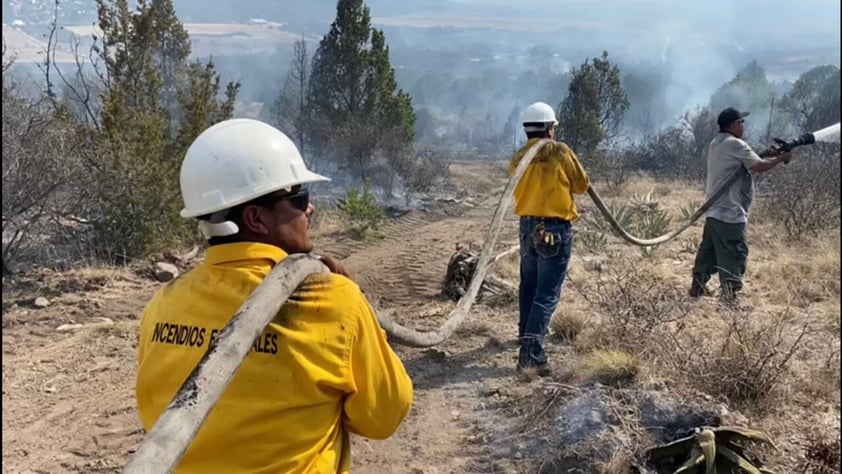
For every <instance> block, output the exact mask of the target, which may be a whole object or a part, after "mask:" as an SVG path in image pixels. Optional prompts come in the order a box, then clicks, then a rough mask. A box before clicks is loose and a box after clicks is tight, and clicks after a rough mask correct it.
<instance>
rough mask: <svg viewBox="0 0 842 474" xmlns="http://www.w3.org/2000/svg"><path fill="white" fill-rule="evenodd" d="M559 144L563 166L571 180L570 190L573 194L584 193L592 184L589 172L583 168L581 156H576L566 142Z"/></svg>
mask: <svg viewBox="0 0 842 474" xmlns="http://www.w3.org/2000/svg"><path fill="white" fill-rule="evenodd" d="M559 146H560V150H559V153H560V155H561V157H560V160H561V168H562V170H564V174H565V175H567V179H568V180H569V181H570V192H572V193H573V194H583V193H584V192H585V191H587V190H588V188H589V187H590V186H591V183H590V180H589V179H588V173H587V172H585V169H584V168H582V164H581V163H579V158H577V157H576V154H575V153H573V150H571V149H570V147H568V146H567V145H565V144H564V143H561V144H559Z"/></svg>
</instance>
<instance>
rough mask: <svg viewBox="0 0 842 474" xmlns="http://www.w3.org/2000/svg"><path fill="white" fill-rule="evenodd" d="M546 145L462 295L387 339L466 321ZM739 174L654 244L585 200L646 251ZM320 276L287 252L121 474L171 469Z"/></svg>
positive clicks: (497, 217)
mask: <svg viewBox="0 0 842 474" xmlns="http://www.w3.org/2000/svg"><path fill="white" fill-rule="evenodd" d="M551 142H552V140H550V139H542V140H540V141H538V142H537V143H535V144H534V145H533V146H532V147H531V148H530V149H529V150H528V151H527V153H526V155H525V156H524V157H523V159H522V160H521V161H520V163H519V164H518V166H517V168H516V169H515V172H514V174H513V175H512V177H511V178H510V179H509V182H508V184H507V185H506V188H505V190H504V191H503V195H502V196H501V197H500V202H499V204H498V205H497V209H496V210H495V212H494V217H493V218H492V219H491V224H490V225H489V227H488V231H487V233H486V238H485V242H484V244H483V246H482V251H481V253H480V258H479V262H478V263H477V266H476V270H474V274H473V277H472V279H471V283H470V284H469V286H468V290H467V291H466V292H465V294H464V296H462V298H461V299H460V300H459V302H458V303H457V304H456V308H454V309H453V311H452V312H451V313H450V316H448V318H447V320H446V321H445V322H444V324H442V326H441V327H439V328H438V329H435V330H432V331H428V332H419V331H416V330H414V329H410V328H407V327H405V326H402V325H400V324H398V323H397V322H395V321H394V320H393V319H392V318H391V317H388V316H386V315H384V314H382V313H378V314H377V320H378V322H379V323H380V325H381V326H382V327H383V329H384V330H385V331H386V333H387V334H388V335H389V336H390V337H391V338H393V339H394V340H397V341H399V342H401V343H403V344H405V345H408V346H413V347H429V346H435V345H437V344H440V343H441V342H443V341H445V340H446V339H448V338H449V337H450V336H451V335H452V334H453V332H454V331H455V330H456V328H458V327H459V325H461V324H462V322H463V321H464V320H465V319H466V318H467V316H468V313H469V311H470V309H471V306H473V304H474V301H475V300H476V297H477V294H478V293H479V290H480V287H481V286H482V282H483V280H484V279H485V274H486V272H487V270H488V268H489V266H490V265H491V263H493V262H495V261H496V260H497V259H496V258H495V257H494V256H493V255H492V252H493V250H494V245H495V244H496V243H497V237H498V236H499V234H500V228H501V227H502V221H503V216H504V215H505V213H506V210H507V209H508V208H509V205H510V204H511V201H512V194H513V192H514V188H515V185H516V184H517V182H518V181H519V180H520V177H521V176H522V175H523V173H524V171H525V170H526V167H527V166H528V165H529V163H530V162H532V159H533V158H535V155H536V154H537V153H538V151H540V150H541V148H543V147H544V146H546V145H547V144H548V143H551ZM740 172H743V171H742V170H740V171H739V172H738V173H735V174H734V176H732V177H731V178H729V179H728V181H727V182H725V183H723V185H722V186H720V188H719V189H718V190H717V191H716V193H714V195H713V196H712V197H711V198H710V199H708V201H707V202H705V203H704V205H702V207H701V208H699V210H698V211H696V212H695V213H694V214H693V216H692V217H691V218H690V221H689V222H687V223H686V224H684V225H683V226H682V227H680V228H679V229H677V230H674V231H672V232H669V233H667V234H664V235H662V236H660V237H656V238H654V239H639V238H637V237H634V236H633V235H631V234H629V233H628V232H627V231H626V230H625V229H623V228H622V227H621V226H620V225H619V224H618V223H617V221H616V220H615V219H614V217H613V216H612V215H611V213H610V212H609V211H608V208H607V207H606V206H605V203H604V202H603V201H602V198H600V196H599V194H597V192H596V191H595V190H594V189H593V188H589V189H588V195H589V196H590V197H591V199H593V201H594V203H595V204H596V206H597V208H599V210H600V211H601V212H602V213H603V214H604V215H605V217H606V218H607V219H608V222H609V223H610V224H611V227H612V228H613V229H614V230H615V231H616V232H617V233H618V234H619V235H620V237H622V238H623V239H624V240H626V241H627V242H629V243H631V244H634V245H640V246H651V245H657V244H661V243H664V242H666V241H668V240H670V239H673V238H675V236H677V235H678V234H680V233H681V232H683V231H684V230H686V229H687V228H688V227H690V226H691V225H692V224H693V222H694V221H696V220H697V219H698V218H699V217H701V216H702V215H703V214H704V213H705V211H706V210H707V209H708V208H709V207H710V206H711V204H712V203H713V202H714V201H715V200H716V199H717V198H718V197H719V196H721V195H722V193H724V192H725V191H726V190H727V189H728V187H729V186H730V185H731V183H732V182H733V181H734V180H735V179H736V178H737V176H738V174H739V173H740ZM327 271H328V269H327V268H326V267H325V266H324V264H323V263H321V262H320V261H319V260H318V259H316V258H315V257H313V256H310V255H291V256H289V257H288V258H285V259H284V260H283V261H281V262H280V263H279V264H278V265H276V266H275V268H273V269H272V271H271V272H269V275H267V276H266V278H265V279H264V280H263V282H261V283H260V285H258V287H257V288H256V289H255V291H254V293H252V295H251V296H250V297H249V298H248V299H247V300H246V301H245V303H243V305H242V306H241V307H240V309H239V310H238V311H237V314H235V315H234V317H232V318H231V320H230V321H229V322H228V324H226V325H225V327H224V328H223V329H222V332H221V333H220V334H219V337H217V338H216V339H215V340H214V341H213V342H212V343H211V345H210V347H209V348H208V351H207V352H206V353H205V355H204V356H203V357H202V359H201V360H200V361H199V363H198V364H197V365H196V368H195V369H193V372H192V373H191V374H190V375H189V376H188V377H187V380H185V381H184V383H183V384H182V386H181V388H180V389H179V391H178V393H177V394H176V395H175V398H173V400H172V401H171V402H170V404H169V405H168V406H167V408H166V410H165V411H164V413H163V414H162V415H161V416H160V418H158V421H157V422H156V423H155V426H153V427H152V429H151V430H150V431H149V432H148V433H147V434H146V437H145V438H144V439H143V442H142V443H141V444H140V446H139V447H138V449H137V451H136V452H135V453H134V455H133V456H132V458H131V460H130V461H129V463H128V464H127V465H126V466H125V468H124V469H123V473H124V474H161V473H169V472H172V471H173V470H174V469H175V467H176V466H177V465H178V463H179V461H180V460H181V458H182V456H183V455H184V453H185V451H186V450H187V448H188V447H189V446H190V443H191V442H192V441H193V438H195V436H196V434H197V433H198V432H199V429H200V428H201V427H202V424H203V423H204V421H205V419H206V418H207V416H208V414H209V413H210V411H211V409H213V407H214V405H216V402H217V401H218V400H219V397H221V396H222V394H223V392H224V391H225V388H226V387H227V386H228V384H229V383H230V382H231V379H233V377H234V374H236V372H237V369H239V367H240V365H242V363H243V360H245V358H246V355H247V354H248V353H249V350H250V349H251V346H252V343H253V342H254V340H255V339H256V338H257V337H258V336H259V335H260V333H261V332H262V331H263V330H264V328H265V327H266V326H267V325H268V324H269V323H270V322H271V321H272V319H274V316H275V314H277V312H278V311H279V310H280V308H281V306H282V305H283V304H284V303H285V302H286V300H287V298H289V296H290V295H291V294H292V292H293V291H295V289H296V288H297V287H298V286H299V285H300V284H301V282H303V281H304V279H306V278H307V277H308V276H309V275H311V274H314V273H324V272H327Z"/></svg>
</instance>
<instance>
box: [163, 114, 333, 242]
mask: <svg viewBox="0 0 842 474" xmlns="http://www.w3.org/2000/svg"><path fill="white" fill-rule="evenodd" d="M320 181H330V179H329V178H326V177H324V176H321V175H318V174H316V173H313V172H312V171H310V170H308V169H307V166H306V165H305V164H304V159H303V158H301V153H299V151H298V148H297V147H296V146H295V144H294V143H293V142H292V140H290V139H289V138H288V137H287V136H286V135H284V133H283V132H281V131H280V130H278V129H276V128H275V127H273V126H271V125H269V124H267V123H264V122H261V121H259V120H253V119H242V118H241V119H231V120H224V121H222V122H219V123H217V124H215V125H213V126H211V127H210V128H208V129H207V130H205V131H204V132H202V133H201V134H200V135H199V136H198V137H196V139H195V140H193V143H192V144H191V145H190V148H189V149H188V150H187V153H186V155H185V156H184V161H183V162H182V163H181V177H180V185H181V197H182V199H183V200H184V209H182V210H181V217H198V216H204V215H208V214H214V213H217V212H218V211H222V210H227V209H230V208H232V207H234V206H236V205H238V204H242V203H244V202H248V201H251V200H252V199H255V198H258V197H260V196H263V195H266V194H269V193H273V192H275V191H279V190H281V189H289V188H291V187H292V186H295V185H299V184H306V183H315V182H320ZM225 224H230V225H234V224H233V223H225ZM230 225H227V226H226V227H225V229H221V228H220V229H217V230H215V231H212V232H211V233H212V234H214V235H231V234H232V233H236V232H237V230H236V226H235V225H234V228H233V229H232V228H231V227H230ZM207 230H208V229H204V228H203V229H202V231H203V233H205V234H206V236H207V233H208V232H206V231H207ZM232 231H233V232H232Z"/></svg>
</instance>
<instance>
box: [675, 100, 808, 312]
mask: <svg viewBox="0 0 842 474" xmlns="http://www.w3.org/2000/svg"><path fill="white" fill-rule="evenodd" d="M748 115H749V113H748V112H740V111H738V110H736V109H734V108H732V107H728V108H727V109H725V110H723V111H722V112H721V113H720V114H719V118H718V119H717V124H718V125H719V133H717V135H716V137H715V138H714V139H713V140H711V142H710V144H709V145H708V151H707V165H708V172H707V182H706V184H705V194H706V199H709V198H710V197H711V196H712V195H713V193H714V192H715V191H716V190H717V189H718V188H719V186H720V185H722V183H724V182H725V181H727V180H728V179H729V178H730V177H731V176H733V175H734V173H736V172H737V171H740V173H741V174H740V177H739V178H737V180H736V181H734V182H733V183H732V184H731V186H730V188H729V189H728V191H726V192H725V193H724V194H723V195H722V196H720V197H719V199H717V200H716V202H714V203H713V205H712V206H711V207H710V209H708V211H707V213H706V219H705V227H704V230H703V232H702V243H701V244H700V245H699V250H698V252H697V253H696V262H695V264H694V265H693V283H692V284H691V285H690V292H689V294H690V296H691V297H694V298H697V297H699V296H702V295H703V294H706V293H707V290H706V287H705V284H706V283H707V282H708V280H710V278H711V276H712V275H713V274H714V273H717V272H718V273H719V283H720V298H721V299H722V300H723V301H725V302H733V301H734V300H735V299H736V297H737V294H738V293H739V291H740V290H741V289H742V287H743V284H742V277H743V274H744V273H745V270H746V259H747V257H748V245H747V244H746V223H747V221H748V214H749V208H750V207H751V201H752V197H753V194H754V180H753V179H752V176H751V173H749V171H757V172H761V173H762V172H765V171H769V170H771V169H772V168H774V167H775V166H777V165H778V164H779V163H789V160H790V159H791V156H792V155H791V154H790V153H781V152H780V151H778V150H776V149H773V148H770V149H768V150H766V151H764V152H763V153H761V155H762V157H761V155H758V154H757V153H755V152H754V150H752V149H751V147H749V145H748V144H747V143H746V142H745V141H744V140H743V135H744V133H745V123H744V122H745V118H746V117H747V116H748Z"/></svg>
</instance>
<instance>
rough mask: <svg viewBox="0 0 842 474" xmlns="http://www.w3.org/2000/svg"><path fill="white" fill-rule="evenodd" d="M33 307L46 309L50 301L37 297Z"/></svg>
mask: <svg viewBox="0 0 842 474" xmlns="http://www.w3.org/2000/svg"><path fill="white" fill-rule="evenodd" d="M34 305H35V307H36V308H46V307H47V306H49V305H50V301H49V300H48V299H47V298H44V297H43V296H39V297H38V298H35V303H34Z"/></svg>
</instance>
